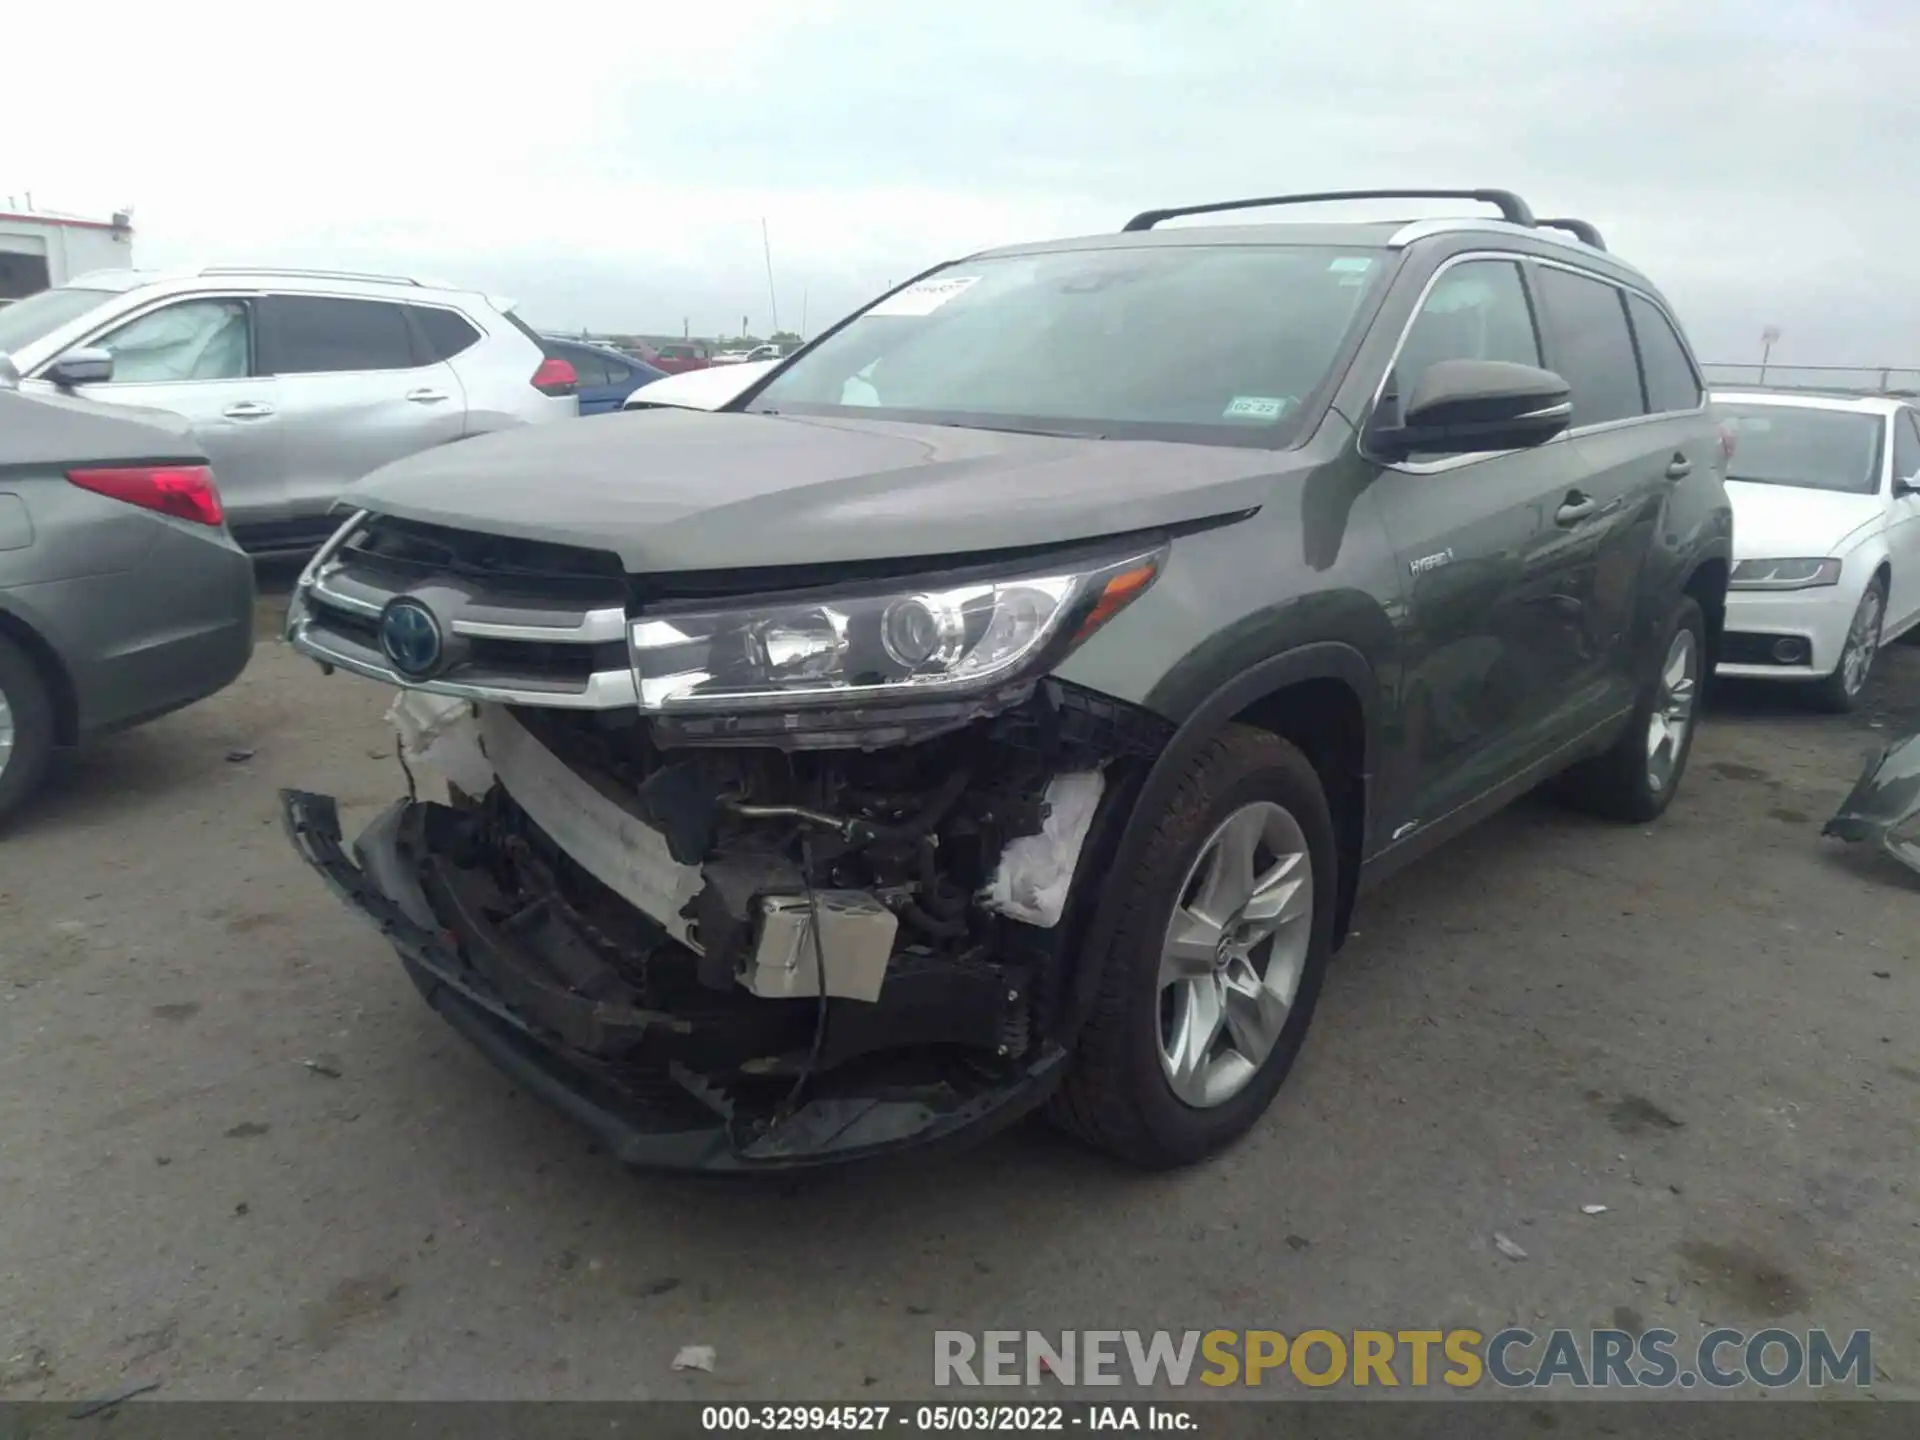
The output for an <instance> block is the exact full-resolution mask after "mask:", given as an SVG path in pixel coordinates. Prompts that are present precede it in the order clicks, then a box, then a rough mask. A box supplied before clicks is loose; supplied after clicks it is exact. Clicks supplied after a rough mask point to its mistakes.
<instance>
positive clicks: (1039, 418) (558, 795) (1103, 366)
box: [283, 191, 1731, 1170]
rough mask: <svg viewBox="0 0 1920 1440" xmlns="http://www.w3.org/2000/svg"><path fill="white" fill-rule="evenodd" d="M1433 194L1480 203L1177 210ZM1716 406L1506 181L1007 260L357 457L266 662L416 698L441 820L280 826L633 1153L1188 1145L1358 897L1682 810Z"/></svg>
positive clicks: (1259, 1060) (1587, 242) (1284, 1016)
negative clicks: (776, 336) (1585, 824)
mask: <svg viewBox="0 0 1920 1440" xmlns="http://www.w3.org/2000/svg"><path fill="white" fill-rule="evenodd" d="M1411 195H1419V196H1421V197H1423V198H1425V197H1434V196H1439V197H1445V198H1455V199H1466V200H1473V201H1476V202H1482V203H1487V204H1491V205H1493V206H1495V207H1497V208H1498V210H1499V211H1500V218H1498V219H1494V218H1491V217H1489V218H1486V219H1458V220H1424V221H1413V222H1408V221H1382V222H1377V223H1369V224H1302V225H1294V224H1289V225H1251V226H1249V225H1233V226H1213V227H1173V228H1168V229H1159V228H1156V227H1157V226H1158V225H1159V223H1160V222H1161V221H1163V220H1166V219H1169V218H1172V217H1173V216H1175V215H1178V214H1190V213H1206V212H1210V211H1218V210H1232V209H1242V208H1252V207H1255V206H1275V205H1289V204H1296V203H1303V202H1306V201H1314V200H1325V199H1356V198H1359V199H1373V198H1398V197H1401V196H1411ZM1705 398H1706V397H1705V394H1704V392H1703V390H1702V387H1701V384H1700V379H1699V374H1698V369H1697V367H1696V365H1695V363H1694V360H1693V358H1692V355H1691V353H1690V351H1689V349H1688V347H1687V345H1686V342H1685V340H1684V339H1683V338H1682V333H1681V330H1680V328H1679V326H1678V325H1677V324H1676V323H1675V321H1674V319H1673V317H1672V314H1671V312H1670V311H1669V310H1668V308H1667V306H1666V304H1665V302H1664V301H1663V300H1662V299H1661V298H1660V296H1659V294H1658V292H1657V291H1656V290H1655V289H1654V288H1653V286H1652V285H1651V284H1649V283H1648V281H1647V280H1646V279H1645V278H1644V277H1642V276H1641V275H1640V274H1639V272H1637V271H1636V270H1634V269H1633V268H1631V267H1630V266H1628V265H1625V264H1623V263H1621V262H1620V261H1619V260H1617V259H1615V258H1614V257H1613V256H1612V255H1610V254H1609V253H1608V252H1607V251H1606V250H1605V248H1604V247H1603V245H1602V244H1601V241H1600V237H1599V236H1598V235H1597V234H1596V233H1595V232H1594V231H1593V229H1592V227H1591V226H1588V225H1585V224H1584V223H1582V222H1578V221H1551V220H1536V219H1535V217H1534V216H1533V214H1532V212H1531V211H1530V210H1529V209H1528V207H1527V206H1526V205H1525V204H1524V202H1522V201H1521V200H1520V199H1519V198H1518V197H1516V196H1514V195H1512V194H1510V193H1508V192H1505V191H1475V192H1368V193H1367V194H1365V195H1359V196H1354V195H1339V196H1291V197H1269V198H1265V199H1261V200H1257V201H1243V202H1232V203H1229V204H1223V205H1213V206H1200V207H1191V208H1190V209H1189V210H1183V211H1156V212H1149V213H1148V214H1145V215H1142V216H1139V217H1136V219H1135V220H1133V221H1132V222H1130V223H1129V224H1128V225H1127V226H1126V228H1125V229H1124V230H1123V231H1122V232H1120V233H1118V234H1114V235H1101V236H1095V237H1091V238H1083V239H1077V240H1067V241H1059V242H1054V243H1050V244H1041V245H1026V246H1016V247H1012V248H1008V249H1003V250H995V251H991V252H988V253H985V254H980V255H975V256H972V257H970V258H968V259H966V260H963V261H959V262H956V263H953V264H949V265H944V266H941V267H939V268H938V269H936V270H933V271H930V272H928V273H927V274H925V275H923V276H921V277H919V278H918V279H915V280H913V281H910V282H909V283H907V284H905V285H903V286H901V287H899V288H898V289H895V290H894V291H892V292H891V293H889V294H887V295H885V296H884V297H882V298H881V299H880V300H878V301H876V302H875V303H874V304H872V305H870V306H868V307H867V308H866V309H865V310H863V311H861V312H860V313H859V314H857V315H855V316H853V317H852V318H850V319H848V320H847V321H845V322H843V323H842V324H840V325H839V326H837V327H835V328H834V329H833V330H831V331H829V332H828V333H826V334H825V335H823V336H821V337H820V338H819V339H817V340H815V341H814V342H813V343H811V344H810V345H808V346H807V347H806V348H804V349H803V350H801V351H799V352H798V353H797V354H796V355H794V356H792V357H791V358H789V359H787V360H786V361H784V362H782V363H781V364H780V365H778V366H777V367H775V368H774V369H773V370H772V371H771V372H769V373H768V374H767V375H766V376H765V377H763V378H760V379H758V380H756V381H753V382H752V383H750V384H749V385H748V386H747V387H746V389H745V390H744V391H743V393H742V394H740V395H739V396H738V397H736V398H735V399H734V400H732V401H730V402H728V403H727V404H726V405H724V406H723V407H722V408H721V409H720V410H718V411H716V412H712V413H699V412H692V411H680V410H673V409H667V408H661V409H654V410H649V411H643V412H638V413H634V414H627V415H619V416H612V417H607V418H604V419H600V420H596V421H594V422H593V423H591V424H580V425H572V426H549V427H546V428H543V429H537V430H527V431H521V432H516V433H512V434H506V435H497V436H490V437H485V438H482V439H476V440H471V441H466V442H463V443H461V444H459V445H453V446H447V447H444V448H442V449H439V450H437V451H433V452H430V453H427V454H423V455H418V456H414V457H412V458H410V459H407V460H403V461H401V462H399V463H397V464H394V465H391V466H389V467H387V468H386V469H384V470H381V471H378V472H376V473H375V474H374V475H372V476H370V477H369V478H368V479H366V480H365V481H363V482H362V483H361V484H360V485H358V486H357V487H356V488H355V489H354V490H353V491H352V492H350V494H349V496H348V502H349V503H350V504H351V505H352V506H353V507H354V509H353V513H352V514H351V516H350V517H349V518H348V519H347V520H346V523H345V524H343V525H342V526H341V527H340V529H339V530H338V532H337V533H336V534H335V535H334V536H333V538H332V539H331V540H330V541H329V542H328V544H327V545H326V546H325V548H324V549H323V550H322V551H321V552H320V554H319V555H318V556H317V557H316V558H315V559H314V561H313V563H312V564H311V566H310V567H309V568H308V570H307V571H306V573H305V574H304V575H303V576H302V578H301V580H300V583H299V586H298V590H297V592H296V595H295V598H294V602H293V605H292V608H291V612H290V615H289V622H288V638H289V639H290V641H291V642H292V643H293V645H295V646H296V647H297V648H298V649H299V650H301V651H302V652H304V653H305V654H307V655H308V656H310V657H312V658H313V659H314V660H316V661H318V662H319V663H320V664H321V665H322V666H323V667H327V668H329V669H332V668H338V669H342V670H347V671H351V672H354V673H356V674H359V675H365V676H371V677H374V678H376V679H379V680H382V681H385V682H387V683H388V684H390V685H393V686H395V687H398V688H399V689H400V690H401V691H403V692H404V693H403V694H402V696H401V697H400V698H399V700H398V701H397V702H396V706H395V711H394V718H395V720H396V723H397V724H398V725H399V727H400V730H401V734H402V744H403V755H404V756H405V758H406V760H407V762H408V775H409V785H408V790H409V798H408V799H406V800H403V801H399V802H396V803H395V804H394V805H393V806H392V807H391V808H389V809H388V810H386V811H385V812H384V813H383V814H381V815H380V816H379V817H378V818H377V819H376V820H374V821H373V823H372V824H371V825H370V826H369V827H368V828H367V830H366V831H365V832H364V833H363V834H361V835H360V836H359V837H358V839H357V840H356V841H355V842H354V844H353V846H352V851H351V854H349V853H348V851H347V850H346V849H345V848H344V846H343V842H342V838H341V834H340V826H339V820H338V816H337V814H336V811H335V807H334V804H333V801H332V800H330V799H329V798H327V797H325V796H320V795H314V794H309V793H305V792H299V791H289V792H287V793H286V794H285V796H284V797H283V798H284V804H285V809H286V816H287V821H288V826H289V829H290V831H291V834H292V836H293V838H294V841H295V843H296V844H297V845H298V846H299V848H300V850H301V851H302V853H303V854H304V855H305V856H306V858H307V859H308V860H309V861H310V862H311V863H312V864H313V865H314V866H315V867H316V868H317V869H318V870H319V871H320V872H321V873H322V874H323V875H324V876H325V877H326V878H327V880H328V882H329V883H330V884H332V885H333V886H334V887H335V888H336V889H337V890H338V891H339V892H340V893H341V894H342V895H343V896H344V897H345V898H346V899H347V900H348V901H349V902H350V903H351V904H352V905H354V906H355V907H357V908H358V909H359V910H361V911H363V912H365V913H366V914H367V915H368V916H370V917H371V918H372V919H373V920H374V921H375V922H376V923H377V924H378V926H379V927H380V929H381V930H382V932H383V933H384V934H385V935H386V936H387V938H388V939H389V940H390V941H391V942H392V943H393V945H394V947H395V949H396V950H398V952H399V954H400V957H401V960H402V962H403V963H404V964H405V966H406V968H407V971H408V973H409V974H410V975H411V976H412V978H413V980H414V981H415V983H416V984H417V985H418V986H419V988H420V990H421V991H422V992H423V993H424V994H425V996H426V997H427V999H428V1000H429V1001H430V1003H431V1004H433V1005H434V1007H435V1008H437V1009H438V1010H439V1011H440V1012H441V1013H442V1014H443V1015H444V1016H445V1017H446V1019H447V1020H448V1021H449V1022H450V1023H451V1024H452V1025H454V1026H455V1027H456V1028H457V1029H458V1030H460V1031H461V1032H462V1033H463V1034H464V1035H465V1036H466V1037H467V1038H468V1039H469V1040H470V1041H472V1043H474V1044H475V1045H476V1046H478V1047H479V1048H480V1049H481V1050H482V1051H484V1052H485V1053H486V1054H487V1055H488V1056H489V1057H490V1058H491V1059H492V1060H493V1061H494V1062H496V1063H497V1064H498V1065H500V1066H501V1067H502V1068H503V1069H505V1070H506V1071H508V1072H509V1073H511V1074H512V1075H513V1076H514V1077H515V1078H516V1079H517V1080H518V1082H519V1083H521V1084H523V1085H524V1086H526V1087H527V1088H528V1089H530V1090H532V1091H533V1092H535V1093H536V1094H538V1095H541V1096H542V1097H544V1098H545V1099H547V1100H548V1101H550V1102H551V1103H553V1104H554V1105H556V1106H558V1107H559V1108H560V1109H561V1110H563V1111H565V1112H567V1113H569V1114H571V1115H573V1116H575V1117H577V1118H578V1119H579V1120H580V1121H582V1122H584V1123H585V1124H586V1125H587V1126H589V1127H591V1128H592V1129H593V1130H594V1131H596V1132H597V1133H598V1134H599V1136H600V1137H601V1138H602V1139H603V1140H604V1141H605V1143H606V1144H607V1145H608V1147H609V1148H610V1149H611V1150H612V1151H613V1152H614V1153H615V1154H617V1155H619V1156H620V1157H622V1158H623V1159H625V1160H627V1161H629V1162H631V1163H633V1164H636V1165H643V1166H659V1167H671V1168H686V1169H711V1170H770V1169H780V1168H791V1167H799V1166H806V1165H815V1164H821V1163H826V1162H833V1161H841V1160H848V1159H855V1158H860V1157H865V1156H869V1155H873V1154H876V1153H879V1152H883V1151H888V1150H893V1149H899V1148H903V1147H908V1146H913V1145H920V1144H927V1143H931V1142H935V1141H939V1140H942V1139H948V1138H957V1137H960V1136H980V1135H984V1134H987V1133H990V1132H991V1131H993V1130H994V1129H996V1128H998V1127H1000V1126H1003V1125H1005V1124H1007V1123H1009V1122H1011V1121H1012V1120H1014V1119H1016V1118H1017V1117H1019V1116H1021V1115H1023V1114H1025V1113H1027V1112H1029V1111H1032V1110H1035V1109H1038V1108H1040V1107H1043V1106H1045V1107H1046V1108H1047V1109H1048V1111H1049V1113H1050V1114H1051V1115H1053V1116H1054V1117H1055V1118H1057V1119H1058V1120H1059V1121H1060V1122H1062V1123H1064V1124H1065V1125H1066V1126H1068V1127H1070V1128H1071V1129H1073V1130H1074V1131H1076V1132H1078V1133H1079V1134H1081V1135H1082V1136H1084V1137H1086V1138H1087V1139H1088V1140H1090V1141H1092V1142H1094V1143H1095V1144H1097V1145H1099V1146H1102V1147H1104V1148H1105V1149H1107V1150H1109V1151H1111V1152H1113V1153H1114V1154H1116V1155H1119V1156H1121V1157H1124V1158H1125V1159H1127V1160H1129V1161H1132V1162H1135V1163H1138V1164H1141V1165H1147V1166H1168V1165H1178V1164H1183V1163H1187V1162H1191V1161H1194V1160H1197V1159H1199V1158H1201V1157H1202V1156H1204V1155H1206V1154H1208V1153H1209V1152H1210V1151H1213V1150H1215V1149H1216V1148H1218V1147H1219V1146H1221V1145H1223V1144H1225V1143H1227V1142H1229V1141H1231V1140H1232V1139H1234V1138H1235V1137H1236V1136H1238V1135H1240V1134H1242V1133H1243V1132H1245V1131H1246V1130H1247V1129H1248V1128H1249V1127H1250V1126H1252V1125H1253V1124H1254V1123H1255V1122H1256V1121H1257V1120H1258V1118H1259V1117H1260V1115H1261V1114H1262V1112H1263V1111H1264V1110H1265V1109H1266V1108H1267V1106H1268V1104H1269V1103H1270V1102H1271V1100H1272V1099H1273V1096H1274V1094H1275V1092H1276V1091H1277V1090H1278V1089H1279V1087H1280V1085H1281V1082H1282V1081H1283V1080H1284V1078H1285V1077H1286V1074H1287V1071H1288V1069H1289V1067H1290V1066H1291V1065H1292V1064H1293V1061H1294V1059H1295V1057H1296V1055H1297V1054H1298V1053H1299V1050H1300V1046H1301V1042H1302V1040H1303V1038H1304V1036H1305V1034H1306V1030H1307V1026H1308V1023H1309V1021H1310V1019H1311V1017H1312V1015H1313V1010H1314V1004H1315V1000H1316V998H1317V996H1318V994H1319V990H1320V985H1321V980H1322V976H1323V975H1324V972H1325V969H1326V965H1327V960H1328V957H1329V955H1330V954H1331V953H1332V951H1333V950H1334V949H1335V947H1336V946H1337V945H1338V944H1339V943H1340V941H1341V939H1342V937H1343V935H1344V934H1345V932H1346V930H1347V925H1348V919H1349V916H1350V915H1351V913H1352V910H1353V906H1354V901H1355V896H1356V894H1357V893H1358V892H1359V891H1360V890H1361V889H1362V888H1363V887H1365V886H1366V885H1368V884H1370V883H1371V882H1373V881H1374V880H1376V879H1378V878H1379V877H1381V876H1384V875H1385V874H1387V873H1388V872H1390V871H1392V870H1393V869H1394V868H1396V867H1397V866H1399V865H1401V864H1403V863H1404V862H1406V861H1407V860H1408V859H1411V858H1412V857H1414V856H1416V855H1418V854H1419V853H1421V852H1423V851H1424V850H1426V849H1428V848H1429V847H1430V846H1432V845H1434V844H1436V843H1438V842H1439V841H1441V840H1443V839H1445V838H1446V837H1448V836H1450V835H1453V834H1456V833H1458V832H1459V831H1460V830H1461V829H1462V828H1463V827H1465V826H1466V825H1468V824H1470V823H1471V822H1473V821H1474V820H1475V819H1477V818H1479V817H1481V816H1484V815H1486V814H1488V813H1489V812H1490V811H1492V810H1494V809H1496V808H1497V807H1499V806H1501V805H1503V804H1505V803H1506V802H1507V801H1508V800H1510V799H1511V798H1513V797H1514V796H1516V795H1517V794H1519V793H1520V792H1521V791H1523V790H1525V789H1527V788H1529V787H1532V786H1535V785H1538V784H1540V783H1542V782H1545V781H1549V780H1551V781H1553V782H1554V783H1555V784H1556V785H1557V786H1558V787H1559V788H1560V789H1561V790H1562V791H1563V792H1564V793H1565V794H1566V795H1567V796H1568V797H1569V798H1570V799H1572V800H1574V801H1576V802H1578V803H1580V804H1582V805H1585V806H1587V807H1588V808H1590V809H1593V810H1595V811H1598V812H1602V813H1604V814H1607V815H1611V816H1614V817H1617V818H1620V819H1623V820H1629V821H1634V822H1644V821H1648V820H1651V819H1653V818H1654V817H1656V816H1657V815H1659V814H1660V813H1661V811H1662V810H1663V809H1665V807H1666V805H1667V804H1668V802H1669V801H1670V800H1671V799H1672V797H1673V794H1674V791H1675V788H1676V787H1677V786H1678V784H1679V782H1680V778H1681V775H1682V772H1683V771H1684V769H1685V766H1686V760H1687V753H1688V748H1689V744H1690V741H1691V739H1692V736H1693V727H1694V719H1695V710H1694V705H1695V700H1696V696H1697V692H1698V687H1699V685H1700V683H1701V678H1702V677H1703V676H1704V675H1706V674H1708V673H1709V672H1710V670H1711V667H1712V664H1713V657H1714V653H1715V647H1716V645H1717V643H1718V637H1719V631H1720V623H1721V617H1722V614H1723V611H1724V604H1725V591H1726V582H1727V570H1728V557H1729V554H1730V538H1731V518H1730V512H1729V509H1728V504H1727V499H1726V495H1725V493H1724V489H1723V485H1722V478H1723V477H1722V466H1723V465H1724V459H1723V457H1722V453H1721V450H1720V446H1719V438H1718V434H1717V431H1716V428H1715V425H1714V423H1713V421H1712V420H1711V419H1710V418H1709V416H1708V413H1707V410H1706V406H1705ZM416 780H417V781H419V782H420V786H419V788H416V785H415V783H414V782H415V781H416ZM429 787H430V788H429Z"/></svg>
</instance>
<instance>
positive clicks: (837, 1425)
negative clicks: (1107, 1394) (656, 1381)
mask: <svg viewBox="0 0 1920 1440" xmlns="http://www.w3.org/2000/svg"><path fill="white" fill-rule="evenodd" d="M700 1428H701V1430H702V1432H703V1433H705V1434H709V1435H729V1434H784V1435H825V1434H832V1433H838V1432H841V1431H854V1432H859V1431H868V1432H872V1433H888V1432H891V1433H894V1434H909V1435H934V1434H946V1433H959V1434H975V1435H1007V1434H1014V1433H1026V1432H1029V1431H1031V1432H1034V1433H1042V1434H1044V1433H1050V1432H1058V1433H1066V1432H1068V1431H1076V1432H1078V1433H1080V1434H1087V1435H1103V1434H1121V1433H1124V1432H1127V1431H1143V1432H1155V1433H1160V1434H1170V1435H1171V1434H1185V1433H1191V1432H1193V1431H1195V1430H1196V1429H1197V1428H1198V1420H1197V1417H1196V1416H1195V1415H1194V1414H1193V1412H1192V1411H1191V1410H1189V1409H1186V1408H1184V1407H1181V1406H1176V1405H1147V1404H1142V1405H1128V1404H1120V1405H1095V1404H1079V1405H1071V1406H1069V1405H969V1404H943V1405H708V1406H705V1407H703V1408H702V1409H701V1412H700Z"/></svg>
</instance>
